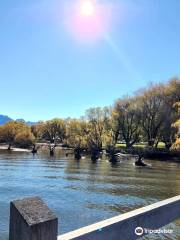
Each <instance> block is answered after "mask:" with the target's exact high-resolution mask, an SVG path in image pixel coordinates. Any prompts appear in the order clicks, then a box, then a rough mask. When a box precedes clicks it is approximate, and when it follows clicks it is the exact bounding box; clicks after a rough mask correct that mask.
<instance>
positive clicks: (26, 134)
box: [0, 121, 33, 150]
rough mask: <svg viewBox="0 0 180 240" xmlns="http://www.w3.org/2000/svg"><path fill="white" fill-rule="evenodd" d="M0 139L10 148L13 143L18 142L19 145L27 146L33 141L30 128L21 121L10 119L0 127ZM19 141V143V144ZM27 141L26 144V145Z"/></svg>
mask: <svg viewBox="0 0 180 240" xmlns="http://www.w3.org/2000/svg"><path fill="white" fill-rule="evenodd" d="M0 138H1V141H3V142H5V143H7V144H8V149H9V150H10V149H11V146H12V145H13V144H19V146H20V147H22V145H23V147H28V146H29V145H30V144H31V143H32V142H33V135H32V133H31V129H30V127H29V126H27V125H26V124H25V123H23V122H17V121H11V122H8V123H6V124H5V125H3V126H2V127H1V129H0ZM20 143H21V144H20ZM27 143H28V146H27V145H26V144H27Z"/></svg>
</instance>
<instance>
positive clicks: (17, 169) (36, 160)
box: [0, 151, 180, 240]
mask: <svg viewBox="0 0 180 240" xmlns="http://www.w3.org/2000/svg"><path fill="white" fill-rule="evenodd" d="M147 162H148V163H151V164H152V168H151V169H148V168H147V169H146V168H143V169H142V168H137V167H135V166H134V165H133V159H131V160H125V161H122V162H121V163H118V164H116V165H112V164H110V163H109V162H108V161H107V160H106V159H104V160H101V161H98V162H97V163H92V162H91V160H90V159H88V158H86V159H82V160H80V161H76V160H74V159H73V158H72V157H68V158H67V157H65V152H61V153H57V155H56V157H54V158H50V157H49V156H48V154H47V153H46V152H41V153H39V154H38V155H35V156H33V155H32V154H30V153H11V154H9V153H7V152H6V151H1V152H0V217H1V218H0V240H7V239H8V225H9V203H10V201H12V200H14V199H20V198H24V197H29V196H40V197H41V198H42V199H43V200H44V201H45V202H46V203H47V204H48V206H49V207H50V208H51V209H52V210H53V211H54V212H55V213H56V215H57V216H58V217H59V233H61V234H62V233H65V232H68V231H71V230H75V229H77V228H80V227H83V226H86V225H88V224H92V223H95V222H97V221H101V220H104V219H106V218H109V217H113V216H116V215H118V214H121V213H125V212H128V211H131V210H134V209H136V208H139V207H142V206H146V205H148V204H151V203H154V202H157V201H159V200H163V199H166V198H169V197H173V196H175V195H179V194H180V164H178V163H173V162H160V161H147ZM168 228H171V229H173V234H172V235H171V236H169V235H164V236H162V235H161V236H159V235H155V236H149V237H146V238H145V239H175V240H176V239H178V236H180V221H176V222H175V223H171V224H170V225H169V226H168Z"/></svg>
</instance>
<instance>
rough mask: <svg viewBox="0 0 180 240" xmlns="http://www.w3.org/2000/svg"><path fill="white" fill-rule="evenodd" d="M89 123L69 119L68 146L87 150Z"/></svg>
mask: <svg viewBox="0 0 180 240" xmlns="http://www.w3.org/2000/svg"><path fill="white" fill-rule="evenodd" d="M88 133H89V130H88V123H87V122H86V121H83V120H77V119H69V120H68V122H67V144H68V145H69V146H71V147H73V148H75V149H84V148H87V135H88Z"/></svg>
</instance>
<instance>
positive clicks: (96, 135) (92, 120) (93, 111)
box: [86, 107, 110, 152]
mask: <svg viewBox="0 0 180 240" xmlns="http://www.w3.org/2000/svg"><path fill="white" fill-rule="evenodd" d="M109 113H110V112H109V108H107V107H105V108H90V109H88V110H87V111H86V119H87V121H88V123H89V124H88V128H89V132H88V148H89V150H90V151H97V152H98V151H100V150H101V149H102V147H103V140H104V137H105V135H106V130H107V124H108V123H109V116H110V115H109Z"/></svg>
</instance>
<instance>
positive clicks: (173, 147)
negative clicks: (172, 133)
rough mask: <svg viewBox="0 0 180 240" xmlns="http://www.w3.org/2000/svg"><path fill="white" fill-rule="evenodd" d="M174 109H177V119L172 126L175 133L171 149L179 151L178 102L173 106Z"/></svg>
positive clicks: (179, 122) (179, 110) (179, 111)
mask: <svg viewBox="0 0 180 240" xmlns="http://www.w3.org/2000/svg"><path fill="white" fill-rule="evenodd" d="M175 107H176V108H177V112H178V116H179V118H178V120H177V121H176V122H175V123H174V124H173V127H174V128H176V130H177V132H176V141H175V143H174V144H173V145H172V149H173V150H178V151H180V101H179V102H177V103H176V104H175Z"/></svg>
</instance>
